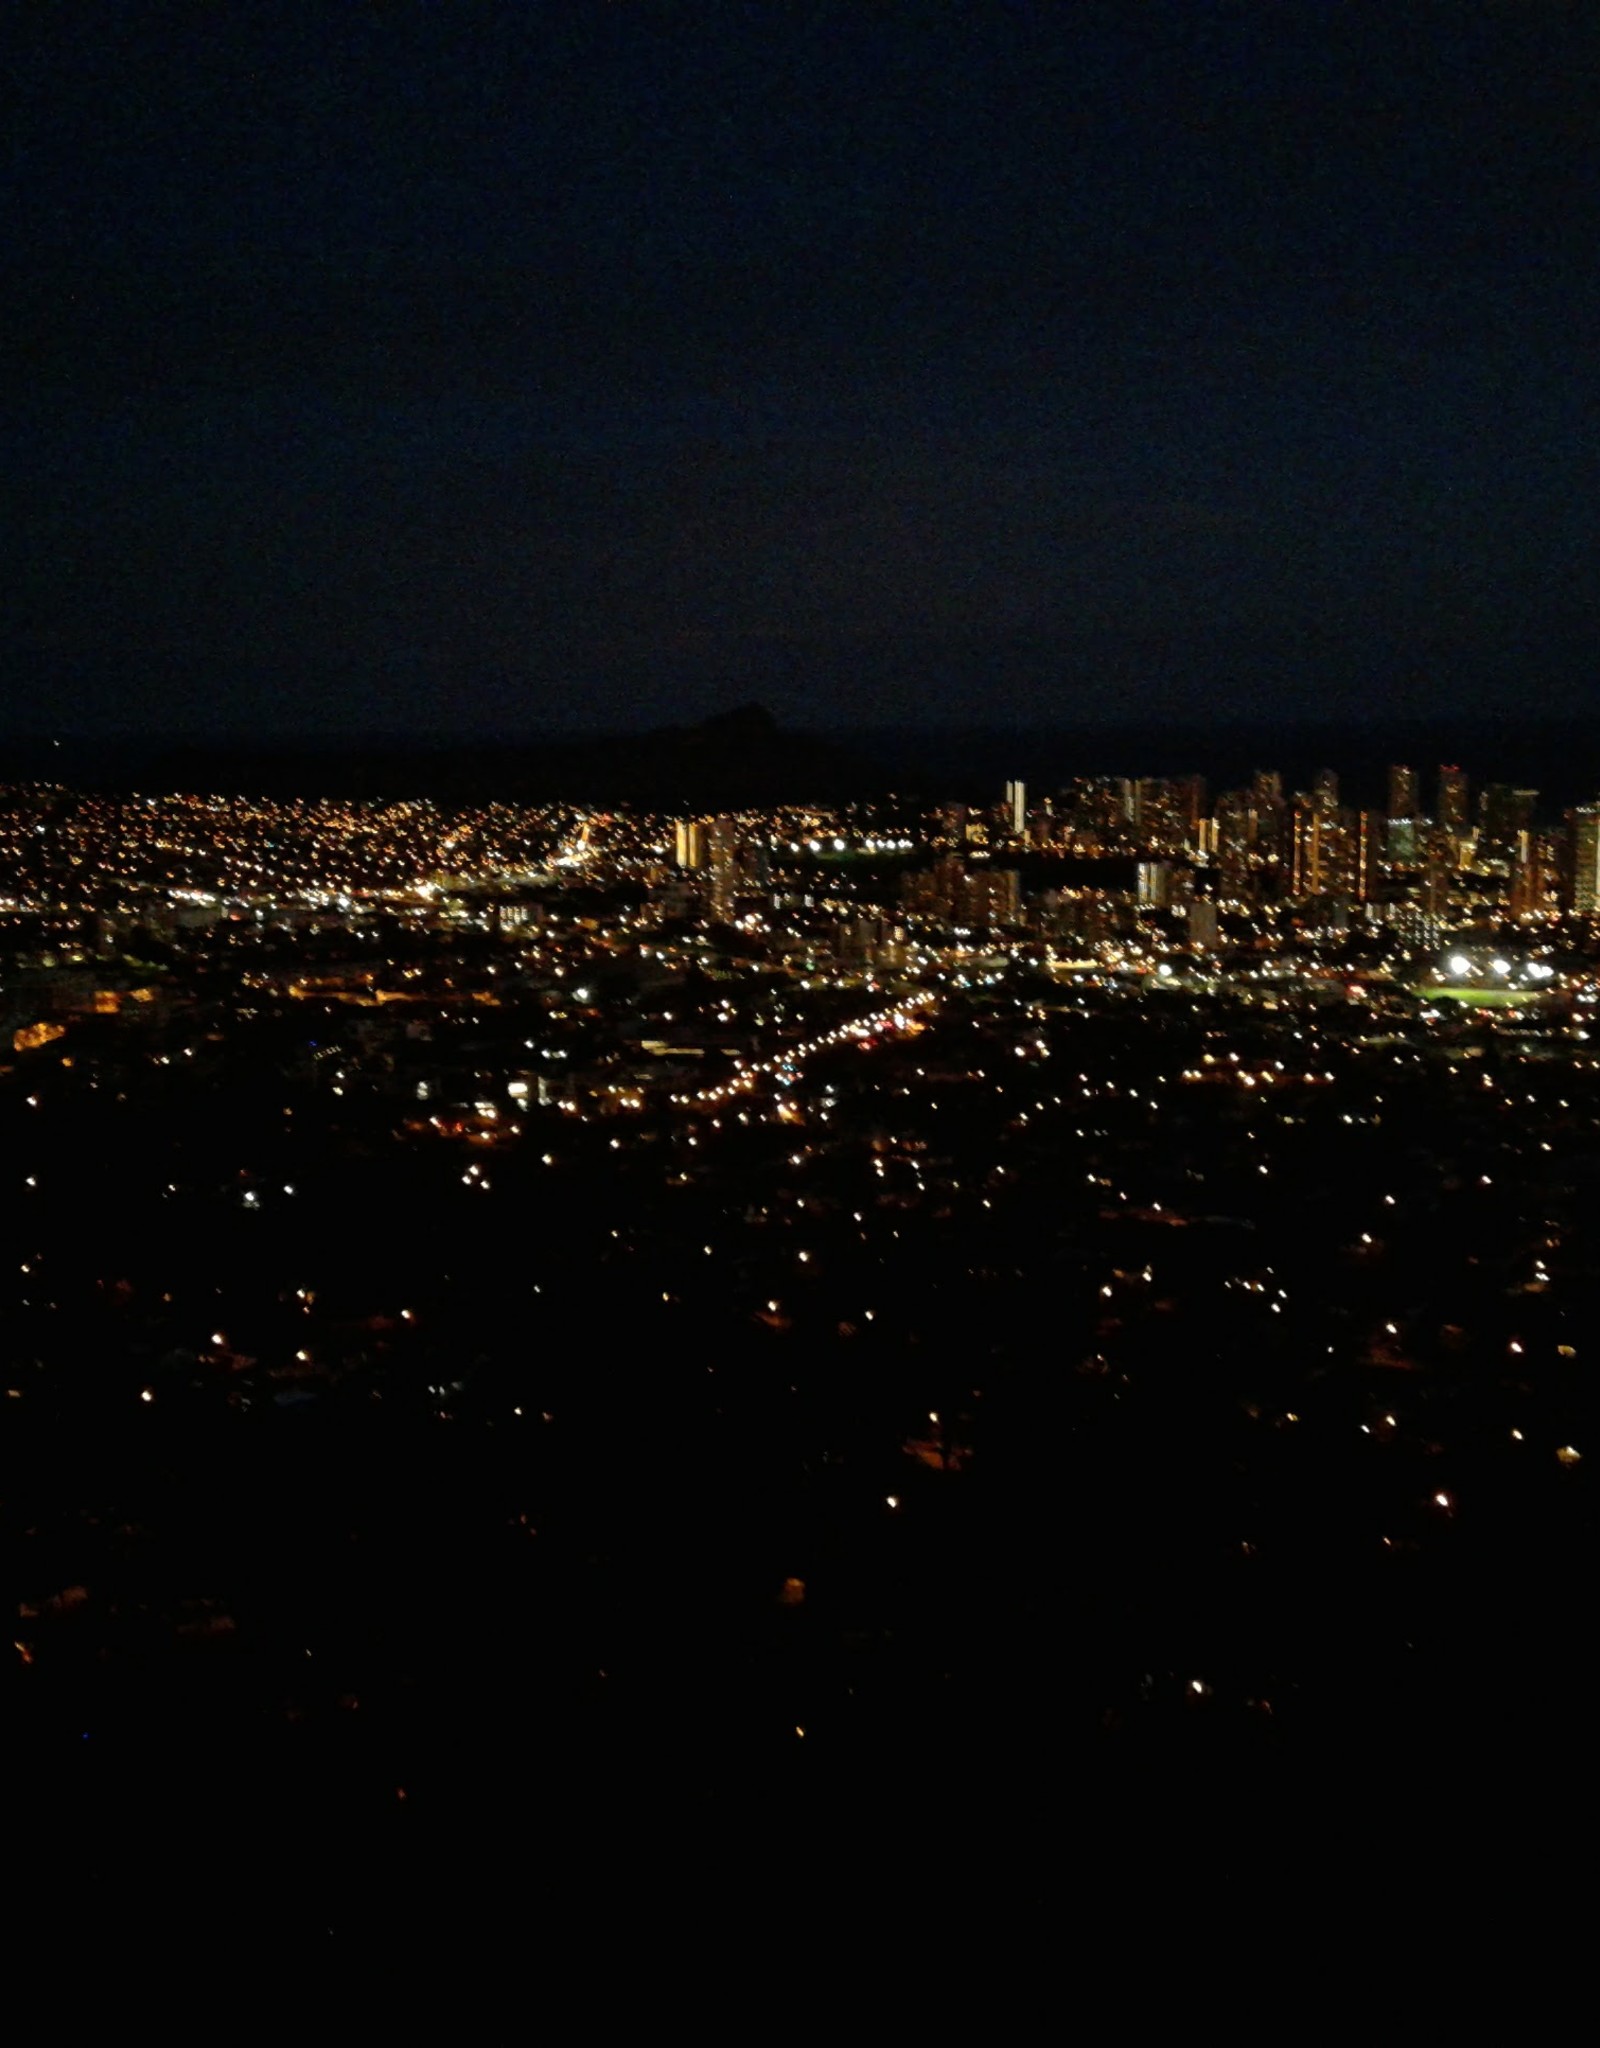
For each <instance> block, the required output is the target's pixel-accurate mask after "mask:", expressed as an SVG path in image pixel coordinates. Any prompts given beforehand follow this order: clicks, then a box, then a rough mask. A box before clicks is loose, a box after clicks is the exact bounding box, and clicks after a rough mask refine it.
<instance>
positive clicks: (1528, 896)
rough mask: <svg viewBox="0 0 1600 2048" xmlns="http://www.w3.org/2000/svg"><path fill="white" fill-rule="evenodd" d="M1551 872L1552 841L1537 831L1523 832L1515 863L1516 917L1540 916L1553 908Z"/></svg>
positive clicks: (1513, 911) (1513, 893)
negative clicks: (1551, 902)
mask: <svg viewBox="0 0 1600 2048" xmlns="http://www.w3.org/2000/svg"><path fill="white" fill-rule="evenodd" d="M1551 869H1552V861H1551V850H1550V842H1549V840H1547V839H1545V838H1543V837H1541V835H1540V834H1539V833H1537V832H1532V831H1523V832H1519V833H1518V834H1517V845H1516V851H1515V853H1514V854H1513V855H1512V860H1511V898H1510V910H1511V915H1512V916H1513V917H1540V916H1542V915H1543V914H1544V912H1545V911H1546V910H1548V909H1549V907H1550V883H1551Z"/></svg>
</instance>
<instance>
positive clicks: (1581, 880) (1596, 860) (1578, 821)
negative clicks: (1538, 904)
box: [1572, 803, 1600, 917]
mask: <svg viewBox="0 0 1600 2048" xmlns="http://www.w3.org/2000/svg"><path fill="white" fill-rule="evenodd" d="M1572 907H1573V909H1574V910H1575V911H1577V913H1578V915H1579V916H1580V917H1593V916H1595V915H1596V914H1597V912H1600V803H1593V804H1580V805H1579V806H1578V808H1577V809H1576V810H1575V811H1574V812H1573V814H1572Z"/></svg>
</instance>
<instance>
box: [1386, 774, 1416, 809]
mask: <svg viewBox="0 0 1600 2048" xmlns="http://www.w3.org/2000/svg"><path fill="white" fill-rule="evenodd" d="M1416 815H1417V771H1416V769H1415V768H1402V767H1400V766H1399V765H1398V764H1396V765H1395V766H1394V767H1392V768H1391V769H1390V770H1389V816H1390V817H1391V818H1414V817H1415V816H1416Z"/></svg>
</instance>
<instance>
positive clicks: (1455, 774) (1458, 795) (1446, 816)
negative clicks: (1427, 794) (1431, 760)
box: [1438, 766, 1467, 838]
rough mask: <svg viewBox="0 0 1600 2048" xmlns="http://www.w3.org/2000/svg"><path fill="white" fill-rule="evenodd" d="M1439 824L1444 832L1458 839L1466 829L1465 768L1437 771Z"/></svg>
mask: <svg viewBox="0 0 1600 2048" xmlns="http://www.w3.org/2000/svg"><path fill="white" fill-rule="evenodd" d="M1438 818H1439V823H1440V824H1441V825H1442V826H1443V827H1444V829H1445V831H1446V832H1448V833H1450V834H1452V836H1454V837H1456V838H1459V837H1460V836H1461V834H1462V833H1464V832H1465V831H1466V829H1467V771H1466V769H1465V768H1455V767H1445V766H1441V767H1440V769H1439V804H1438Z"/></svg>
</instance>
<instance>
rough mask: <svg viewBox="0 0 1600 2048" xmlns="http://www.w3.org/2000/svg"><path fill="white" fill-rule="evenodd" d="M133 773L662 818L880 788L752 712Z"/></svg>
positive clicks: (186, 760)
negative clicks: (627, 809) (561, 734)
mask: <svg viewBox="0 0 1600 2048" xmlns="http://www.w3.org/2000/svg"><path fill="white" fill-rule="evenodd" d="M138 772H139V778H140V780H141V782H142V783H143V785H144V786H145V787H146V788H149V789H184V790H193V791H195V792H197V793H202V794H208V795H235V794H237V795H251V796H350V797H386V796H432V797H437V798H440V799H445V800H452V801H470V800H472V799H474V798H488V797H505V798H520V799H524V800H529V801H537V800H540V799H554V798H566V799H570V800H572V801H574V802H588V803H634V804H641V805H645V806H648V807H651V808H655V809H663V810H672V809H710V808H722V809H737V808H739V807H740V806H743V805H754V804H774V803H790V802H792V803H809V802H828V801H833V800H839V799H843V798H847V797H851V796H858V795H867V794H870V793H871V792H872V791H874V790H876V789H881V788H882V787H883V786H884V774H883V771H882V770H881V769H880V768H878V767H877V766H876V765H875V764H874V763H873V762H871V761H870V760H867V759H865V758H863V757H862V756H860V755H857V754H856V753H854V752H852V751H851V750H849V749H848V748H846V747H842V746H839V745H836V744H835V743H834V742H832V741H829V740H824V739H819V738H816V737H814V736H813V735H811V734H809V733H803V732H786V731H784V730H782V729H781V728H780V727H779V726H778V724H777V723H776V721H775V720H774V719H773V717H772V715H771V713H770V712H768V711H766V710H765V709H764V708H763V707H762V706H760V705H758V704H747V705H742V706H740V707H739V708H738V709H737V710H733V711H727V712H723V713H721V714H719V715H718V716H717V717H715V718H708V719H706V720H704V721H703V722H702V723H700V724H698V725H684V726H676V725H674V726H663V727H661V728H659V729H658V730H656V731H653V732H645V733H625V734H616V735H610V736H606V737H603V738H552V739H548V740H538V741H531V742H528V741H518V742H510V743H507V744H505V745H500V746H494V745H489V744H487V743H475V744H471V745H467V746H442V747H430V746H428V745H427V744H426V743H413V744H410V745H406V744H403V743H396V742H394V741H386V742H377V743H375V744H373V745H370V746H366V745H361V744H359V743H356V742H349V743H346V744H342V745H340V744H312V743H307V744H304V745H294V744H272V745H266V746H255V747H243V746H239V747H219V746H214V745H199V746H196V745H180V746H173V747H170V748H167V749H165V750H163V751H161V752H159V753H157V754H155V755H154V756H147V757H146V759H145V760H144V761H143V762H142V763H141V764H140V767H139V771H138Z"/></svg>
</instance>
